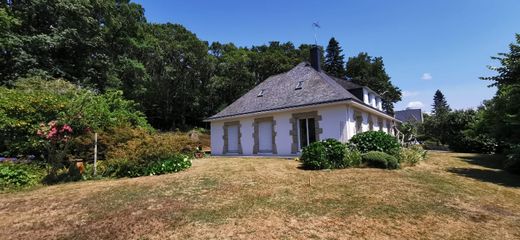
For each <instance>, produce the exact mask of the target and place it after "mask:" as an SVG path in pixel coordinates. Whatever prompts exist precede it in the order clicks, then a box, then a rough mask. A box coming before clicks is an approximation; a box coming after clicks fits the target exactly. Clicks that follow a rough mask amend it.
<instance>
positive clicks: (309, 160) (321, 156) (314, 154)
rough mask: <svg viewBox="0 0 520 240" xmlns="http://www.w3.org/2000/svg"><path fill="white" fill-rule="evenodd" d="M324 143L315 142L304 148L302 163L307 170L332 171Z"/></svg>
mask: <svg viewBox="0 0 520 240" xmlns="http://www.w3.org/2000/svg"><path fill="white" fill-rule="evenodd" d="M325 146H326V145H325V144H324V143H323V142H313V143H311V144H310V145H309V146H307V147H305V148H303V150H302V156H301V158H300V160H301V161H302V164H303V167H304V168H305V169H312V170H317V169H330V168H332V166H331V164H330V161H329V160H328V159H327V149H326V147H325Z"/></svg>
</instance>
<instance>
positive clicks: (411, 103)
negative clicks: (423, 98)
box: [406, 101, 424, 109]
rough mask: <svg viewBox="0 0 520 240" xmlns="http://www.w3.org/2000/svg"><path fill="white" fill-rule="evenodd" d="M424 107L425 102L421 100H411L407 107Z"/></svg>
mask: <svg viewBox="0 0 520 240" xmlns="http://www.w3.org/2000/svg"><path fill="white" fill-rule="evenodd" d="M423 107H424V104H423V103H422V102H420V101H413V102H409V103H408V105H406V108H411V109H418V108H423Z"/></svg>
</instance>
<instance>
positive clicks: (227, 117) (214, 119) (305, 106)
mask: <svg viewBox="0 0 520 240" xmlns="http://www.w3.org/2000/svg"><path fill="white" fill-rule="evenodd" d="M342 102H345V103H348V102H354V103H356V104H358V105H359V106H362V107H365V108H368V109H370V110H371V111H373V112H377V113H378V114H381V115H385V116H386V117H389V118H392V119H393V120H395V121H397V122H401V121H400V120H398V119H396V118H395V117H393V116H390V115H388V114H387V113H386V112H383V111H381V110H379V109H377V108H374V107H372V106H369V105H367V104H365V103H363V102H361V101H360V100H358V99H353V98H345V99H338V100H332V101H324V102H318V103H311V104H302V105H296V106H288V107H279V108H272V109H266V110H260V111H251V112H247V113H240V114H230V115H225V116H219V117H209V118H207V119H204V120H203V121H204V122H212V121H218V120H223V119H229V118H236V117H244V116H252V115H259V114H265V113H271V112H281V111H285V110H290V109H299V108H308V107H314V106H322V105H330V104H338V103H342Z"/></svg>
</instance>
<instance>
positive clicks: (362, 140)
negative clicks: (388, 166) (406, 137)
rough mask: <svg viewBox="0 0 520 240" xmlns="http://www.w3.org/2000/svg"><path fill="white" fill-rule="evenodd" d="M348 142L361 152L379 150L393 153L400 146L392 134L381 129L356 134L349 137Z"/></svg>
mask: <svg viewBox="0 0 520 240" xmlns="http://www.w3.org/2000/svg"><path fill="white" fill-rule="evenodd" d="M350 144H352V145H354V146H355V147H356V149H358V150H359V151H361V152H362V153H367V152H370V151H379V152H385V153H388V154H391V155H393V154H396V153H397V152H398V151H399V149H400V148H401V145H400V144H399V142H398V141H397V139H396V138H395V137H394V136H391V135H389V134H387V133H384V132H382V131H368V132H364V133H359V134H356V135H354V137H352V139H350Z"/></svg>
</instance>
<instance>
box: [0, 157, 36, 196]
mask: <svg viewBox="0 0 520 240" xmlns="http://www.w3.org/2000/svg"><path fill="white" fill-rule="evenodd" d="M45 174H46V171H45V169H44V168H41V167H39V166H36V165H32V164H25V163H17V164H16V163H0V190H6V189H16V188H22V187H28V186H33V185H36V184H38V183H40V182H41V180H42V179H43V177H44V176H45Z"/></svg>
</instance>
